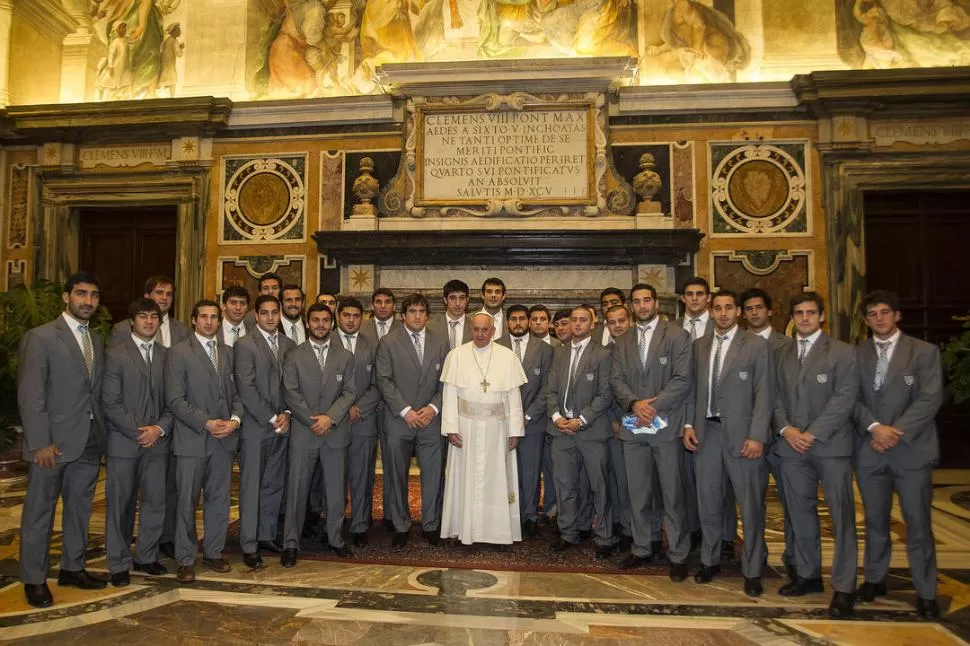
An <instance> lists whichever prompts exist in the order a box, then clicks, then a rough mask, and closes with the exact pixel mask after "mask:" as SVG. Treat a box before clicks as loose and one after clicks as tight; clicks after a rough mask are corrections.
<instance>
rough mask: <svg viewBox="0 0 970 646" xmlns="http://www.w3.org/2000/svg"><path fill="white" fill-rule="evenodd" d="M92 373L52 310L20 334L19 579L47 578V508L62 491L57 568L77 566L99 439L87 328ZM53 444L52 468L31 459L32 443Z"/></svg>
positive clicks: (97, 382)
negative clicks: (23, 488)
mask: <svg viewBox="0 0 970 646" xmlns="http://www.w3.org/2000/svg"><path fill="white" fill-rule="evenodd" d="M90 337H91V346H92V350H93V353H94V369H93V374H91V375H88V371H87V368H86V367H85V364H84V356H83V355H82V353H81V348H80V346H79V345H78V342H77V338H76V337H75V336H74V332H73V331H72V330H71V328H70V327H69V326H68V324H67V322H66V321H65V320H64V316H63V315H60V316H58V317H57V318H56V319H54V320H53V321H51V322H50V323H45V324H44V325H39V326H37V327H35V328H34V329H32V330H30V331H28V332H27V334H25V335H24V338H23V340H22V341H21V343H20V355H19V359H18V362H17V366H18V374H17V404H18V407H19V409H20V419H21V422H22V424H23V427H24V436H23V443H24V459H25V460H27V461H28V462H30V466H29V470H28V476H27V495H26V498H25V499H24V506H23V511H22V513H21V517H20V580H21V581H23V582H24V583H30V584H41V583H44V582H45V581H46V580H47V568H48V565H49V559H50V554H49V550H50V538H51V530H52V529H53V526H54V509H55V507H56V506H57V499H58V498H60V497H61V496H62V494H63V498H64V511H63V516H62V530H61V531H62V532H63V539H62V540H63V549H62V554H61V569H64V570H68V571H71V572H77V571H79V570H83V569H84V548H85V546H86V545H87V540H88V521H89V520H90V518H91V504H92V499H93V496H94V485H95V483H96V482H97V478H98V466H99V462H100V456H101V451H102V449H103V446H104V430H103V429H104V421H103V420H104V417H103V415H102V412H101V380H102V378H103V375H104V348H103V347H102V342H101V338H100V337H99V336H98V335H96V334H94V333H90ZM51 444H54V445H56V446H57V448H58V449H59V450H60V451H61V455H58V456H57V457H56V464H55V466H54V468H53V469H42V468H41V467H39V466H37V465H36V464H34V463H33V462H31V460H32V458H33V453H34V451H36V450H38V449H42V448H44V447H47V446H50V445H51Z"/></svg>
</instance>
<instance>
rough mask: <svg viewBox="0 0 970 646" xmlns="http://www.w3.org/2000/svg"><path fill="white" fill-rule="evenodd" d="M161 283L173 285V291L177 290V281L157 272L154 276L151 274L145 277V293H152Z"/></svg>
mask: <svg viewBox="0 0 970 646" xmlns="http://www.w3.org/2000/svg"><path fill="white" fill-rule="evenodd" d="M159 285H171V286H172V291H173V292H174V291H175V281H174V280H172V279H171V278H170V277H168V276H166V275H165V274H155V275H154V276H149V277H148V278H147V279H145V289H144V291H142V293H143V294H151V293H152V292H153V291H155V288H156V287H158V286H159Z"/></svg>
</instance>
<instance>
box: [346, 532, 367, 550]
mask: <svg viewBox="0 0 970 646" xmlns="http://www.w3.org/2000/svg"><path fill="white" fill-rule="evenodd" d="M350 542H351V544H352V545H353V546H354V547H367V533H366V532H354V533H352V534H351V535H350Z"/></svg>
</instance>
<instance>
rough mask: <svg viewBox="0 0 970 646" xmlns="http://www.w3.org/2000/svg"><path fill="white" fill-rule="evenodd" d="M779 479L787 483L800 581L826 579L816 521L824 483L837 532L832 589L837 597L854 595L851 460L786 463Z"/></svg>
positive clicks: (805, 459)
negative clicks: (841, 593)
mask: <svg viewBox="0 0 970 646" xmlns="http://www.w3.org/2000/svg"><path fill="white" fill-rule="evenodd" d="M781 477H782V479H783V480H784V481H785V485H784V486H785V498H786V500H787V501H788V510H789V511H790V512H791V523H792V533H793V534H794V541H795V567H796V568H798V576H799V577H801V578H803V579H817V578H820V577H821V576H822V544H821V540H820V537H819V521H818V483H819V481H821V483H822V492H823V493H824V494H825V502H826V503H827V504H828V506H829V513H830V515H831V517H832V525H833V530H834V532H835V556H834V557H833V559H832V588H833V589H834V590H835V591H836V592H847V593H851V592H855V589H856V567H857V559H858V553H857V552H858V550H857V547H856V532H855V502H854V494H853V491H852V464H851V462H850V459H849V458H848V457H842V458H821V457H816V456H812V455H808V456H798V457H795V458H789V457H783V458H782V459H781Z"/></svg>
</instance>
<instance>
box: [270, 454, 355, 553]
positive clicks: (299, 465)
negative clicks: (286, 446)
mask: <svg viewBox="0 0 970 646" xmlns="http://www.w3.org/2000/svg"><path fill="white" fill-rule="evenodd" d="M317 464H319V465H320V470H321V474H322V477H323V486H324V488H325V489H326V491H327V493H326V496H325V498H326V501H327V509H326V513H327V540H328V541H329V543H330V545H331V547H342V546H343V544H344V538H343V526H344V508H345V507H346V505H347V448H346V447H345V448H341V449H331V448H328V447H327V446H325V445H324V446H321V447H320V448H319V449H300V448H296V447H292V446H291V447H290V475H289V482H287V489H288V491H289V493H288V494H287V496H286V519H285V520H284V522H283V548H284V549H295V550H299V549H300V534H301V533H302V531H303V521H304V520H306V511H307V496H308V495H309V492H310V482H311V480H312V479H313V470H314V469H315V468H316V466H317Z"/></svg>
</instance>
